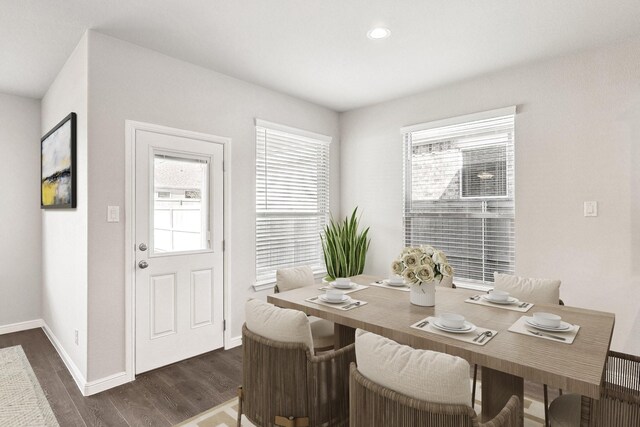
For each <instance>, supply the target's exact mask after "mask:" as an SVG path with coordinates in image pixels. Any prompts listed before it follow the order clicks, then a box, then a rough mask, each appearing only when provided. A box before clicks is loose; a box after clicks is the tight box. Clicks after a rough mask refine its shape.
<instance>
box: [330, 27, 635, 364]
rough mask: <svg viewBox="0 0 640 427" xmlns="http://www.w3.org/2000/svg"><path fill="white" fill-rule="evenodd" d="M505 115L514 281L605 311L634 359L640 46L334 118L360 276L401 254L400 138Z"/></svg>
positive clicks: (618, 345)
mask: <svg viewBox="0 0 640 427" xmlns="http://www.w3.org/2000/svg"><path fill="white" fill-rule="evenodd" d="M509 105H517V106H518V114H517V116H516V271H517V273H518V274H521V275H526V276H533V277H548V278H560V279H562V288H561V296H562V298H563V299H564V301H565V302H566V303H567V304H568V305H573V306H580V307H589V308H593V309H598V310H604V311H610V312H614V313H615V314H616V327H615V333H614V340H613V348H614V349H619V350H624V351H627V352H632V353H636V354H640V335H639V334H638V331H639V330H640V323H639V321H640V304H638V301H639V300H640V172H639V171H638V170H639V169H640V149H639V148H638V144H639V143H640V39H635V40H629V41H626V42H622V43H619V44H617V45H614V46H609V47H605V48H601V49H597V50H592V51H588V52H584V53H580V54H576V55H572V56H567V57H563V58H559V59H555V60H552V61H547V62H544V63H537V64H531V65H527V66H523V67H519V68H515V69H510V70H506V71H503V72H499V73H494V74H491V75H487V76H484V77H480V78H477V79H473V80H470V81H465V82H461V83H459V84H455V85H451V86H446V87H443V88H440V89H436V90H431V91H428V92H424V93H420V94H417V95H414V96H410V97H406V98H402V99H398V100H394V101H390V102H386V103H382V104H379V105H374V106H371V107H367V108H362V109H358V110H354V111H350V112H347V113H344V114H342V115H341V117H340V118H341V140H342V147H341V148H342V151H341V159H342V163H341V165H342V170H341V184H342V192H341V195H342V196H341V197H342V199H341V206H342V213H343V214H344V213H346V212H348V211H349V210H350V209H352V208H353V207H354V206H356V205H358V206H360V207H361V208H363V222H364V223H366V224H367V225H371V231H370V235H371V237H372V243H371V249H370V255H369V258H368V262H367V272H369V273H373V274H387V272H388V270H389V265H390V262H391V260H392V259H393V258H394V257H395V256H397V254H398V253H399V251H400V250H401V248H402V247H403V229H402V138H401V135H400V128H401V127H402V126H405V125H410V124H416V123H422V122H428V121H431V120H437V119H442V118H447V117H454V116H458V115H463V114H468V113H473V112H478V111H484V110H490V109H495V108H500V107H505V106H509ZM586 200H596V201H598V203H599V216H598V217H597V218H585V217H583V211H582V209H583V206H582V203H583V201H586ZM633 328H635V332H632V330H633Z"/></svg>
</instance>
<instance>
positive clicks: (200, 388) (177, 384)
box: [0, 329, 242, 427]
mask: <svg viewBox="0 0 640 427" xmlns="http://www.w3.org/2000/svg"><path fill="white" fill-rule="evenodd" d="M14 345H21V346H22V348H23V349H24V352H25V354H26V355H27V358H28V359H29V362H30V363H31V366H32V367H33V370H34V372H35V373H36V377H37V378H38V381H40V385H41V386H42V388H43V390H44V392H45V394H46V396H47V399H48V400H49V403H50V405H51V408H52V409H53V412H54V414H55V415H56V418H57V419H58V422H59V423H60V425H61V426H62V427H66V426H109V427H112V426H172V425H174V424H176V423H179V422H181V421H184V420H186V419H188V418H191V417H193V416H194V415H197V414H199V413H200V412H203V411H205V410H207V409H209V408H212V407H214V406H216V405H219V404H220V403H223V402H226V401H227V400H229V399H231V398H232V397H234V396H235V395H236V389H237V387H238V386H239V385H240V383H241V381H242V349H241V347H238V348H235V349H232V350H228V351H224V350H217V351H213V352H211V353H206V354H203V355H201V356H198V357H194V358H192V359H188V360H184V361H182V362H179V363H176V364H173V365H170V366H166V367H164V368H160V369H157V370H155V371H151V372H147V373H144V374H142V375H138V376H137V378H136V381H134V382H132V383H128V384H125V385H123V386H120V387H117V388H114V389H111V390H107V391H105V392H103V393H99V394H96V395H94V396H89V397H84V396H82V394H81V393H80V390H78V387H77V386H76V384H75V382H74V381H73V378H72V377H71V375H70V374H69V372H68V371H67V369H66V367H65V366H64V363H63V362H62V359H60V356H58V353H57V352H56V350H55V349H54V348H53V346H52V345H51V343H50V342H49V339H48V338H47V337H46V335H45V334H44V332H43V331H42V330H41V329H31V330H29V331H23V332H16V333H13V334H6V335H0V348H4V347H11V346H14Z"/></svg>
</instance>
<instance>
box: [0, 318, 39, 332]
mask: <svg viewBox="0 0 640 427" xmlns="http://www.w3.org/2000/svg"><path fill="white" fill-rule="evenodd" d="M43 325H44V321H43V320H42V319H34V320H27V321H26V322H17V323H11V324H9V325H2V326H0V335H4V334H12V333H14V332H20V331H26V330H29V329H36V328H41V327H42V326H43Z"/></svg>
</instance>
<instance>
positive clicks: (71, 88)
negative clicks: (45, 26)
mask: <svg viewBox="0 0 640 427" xmlns="http://www.w3.org/2000/svg"><path fill="white" fill-rule="evenodd" d="M87 64H88V47H87V35H86V34H85V35H84V36H83V38H82V39H81V40H80V42H79V44H78V46H77V47H76V48H75V50H74V51H73V53H72V54H71V56H70V57H69V59H68V60H67V62H66V63H65V65H64V67H63V68H62V70H60V73H59V74H58V76H57V77H56V79H55V81H54V82H53V83H52V85H51V86H50V87H49V90H47V93H46V94H45V96H44V98H43V99H42V107H41V108H42V129H41V134H42V135H44V134H46V133H47V132H48V131H49V130H50V129H51V128H53V126H55V125H56V124H57V123H58V122H60V120H62V119H63V118H65V117H66V116H67V115H68V114H69V113H70V112H75V113H76V114H77V116H78V117H77V119H78V120H77V148H76V156H77V162H76V163H77V180H78V181H77V183H78V186H77V198H78V204H77V208H76V209H56V210H43V211H42V261H43V270H42V318H43V320H44V322H45V325H46V326H45V331H46V332H47V334H48V335H49V337H50V338H51V340H52V341H53V343H54V345H55V346H56V348H57V350H58V352H59V353H60V354H61V356H62V358H63V360H64V361H65V363H66V364H67V367H69V369H70V370H71V374H72V375H73V376H74V379H75V380H76V382H78V383H79V385H80V386H81V389H82V385H83V384H82V383H83V382H84V380H85V379H86V377H87V208H88V192H87V189H88V182H87V180H88V176H87V161H88V144H87V126H88V123H87V120H88V111H87V93H88V92H87V91H88V72H87ZM75 330H77V331H78V335H79V336H78V339H79V341H78V344H76V343H75V336H74V335H75V333H74V332H75ZM70 365H71V366H70Z"/></svg>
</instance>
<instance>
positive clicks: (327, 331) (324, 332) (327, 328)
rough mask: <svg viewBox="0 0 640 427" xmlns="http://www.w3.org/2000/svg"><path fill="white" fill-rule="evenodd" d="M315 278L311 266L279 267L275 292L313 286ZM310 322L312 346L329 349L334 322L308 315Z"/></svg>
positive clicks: (332, 340)
mask: <svg viewBox="0 0 640 427" xmlns="http://www.w3.org/2000/svg"><path fill="white" fill-rule="evenodd" d="M314 285H315V278H314V277H313V270H311V267H309V266H307V265H304V266H302V267H291V268H280V269H278V270H277V271H276V286H275V288H274V291H275V293H279V292H286V291H289V290H292V289H298V288H303V287H305V286H314ZM309 323H310V324H311V335H312V336H313V347H314V349H315V350H316V351H327V350H331V349H332V348H333V346H334V341H335V340H334V336H335V334H334V324H333V322H331V321H329V320H326V319H320V318H319V317H315V316H309Z"/></svg>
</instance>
